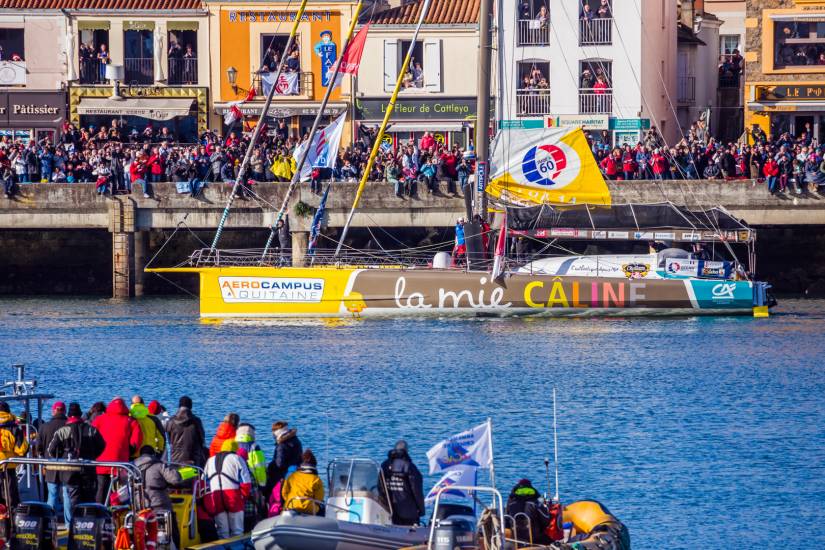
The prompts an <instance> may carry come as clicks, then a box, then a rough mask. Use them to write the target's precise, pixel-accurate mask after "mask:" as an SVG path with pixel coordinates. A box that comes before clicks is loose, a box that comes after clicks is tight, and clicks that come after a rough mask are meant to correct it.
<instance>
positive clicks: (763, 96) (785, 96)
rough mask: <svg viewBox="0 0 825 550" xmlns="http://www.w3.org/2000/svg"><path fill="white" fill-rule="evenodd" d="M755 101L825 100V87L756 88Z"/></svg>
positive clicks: (786, 86)
mask: <svg viewBox="0 0 825 550" xmlns="http://www.w3.org/2000/svg"><path fill="white" fill-rule="evenodd" d="M756 99H757V101H798V100H806V99H807V100H817V99H819V100H821V99H825V86H818V85H812V86H811V85H801V86H796V85H781V86H756Z"/></svg>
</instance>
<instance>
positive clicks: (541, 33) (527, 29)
mask: <svg viewBox="0 0 825 550" xmlns="http://www.w3.org/2000/svg"><path fill="white" fill-rule="evenodd" d="M548 44H550V24H549V23H548V22H544V23H542V22H541V21H539V20H538V19H519V21H518V45H519V46H547V45H548Z"/></svg>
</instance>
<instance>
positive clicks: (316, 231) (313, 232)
mask: <svg viewBox="0 0 825 550" xmlns="http://www.w3.org/2000/svg"><path fill="white" fill-rule="evenodd" d="M330 187H332V185H331V184H327V188H326V190H325V191H324V196H323V197H321V204H319V205H318V210H317V211H316V212H315V217H314V218H312V225H311V226H310V227H309V247H308V248H307V254H309V255H310V256H311V255H313V254H315V248H316V247H317V246H318V235H320V234H321V222H322V221H324V211H325V210H326V209H327V195H329V188H330Z"/></svg>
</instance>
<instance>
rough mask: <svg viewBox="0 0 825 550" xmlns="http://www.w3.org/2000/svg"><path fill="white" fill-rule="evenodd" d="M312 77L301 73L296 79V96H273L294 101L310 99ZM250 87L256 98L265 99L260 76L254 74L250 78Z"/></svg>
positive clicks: (311, 94)
mask: <svg viewBox="0 0 825 550" xmlns="http://www.w3.org/2000/svg"><path fill="white" fill-rule="evenodd" d="M314 82H315V81H314V76H313V74H312V73H311V72H302V73H301V74H300V76H299V77H298V93H297V94H289V95H286V94H283V95H281V94H277V93H276V94H275V95H279V96H281V97H294V98H296V99H312V98H313V97H312V96H313V93H312V92H313V87H314ZM252 85H253V86H254V87H255V95H257V96H258V97H265V96H266V94H265V93H264V87H263V83H262V82H261V74H260V73H255V74H254V75H253V77H252Z"/></svg>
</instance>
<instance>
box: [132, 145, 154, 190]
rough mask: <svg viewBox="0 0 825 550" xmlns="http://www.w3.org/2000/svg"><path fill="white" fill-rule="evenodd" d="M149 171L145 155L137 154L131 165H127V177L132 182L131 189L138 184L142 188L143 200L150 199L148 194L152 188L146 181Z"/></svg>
mask: <svg viewBox="0 0 825 550" xmlns="http://www.w3.org/2000/svg"><path fill="white" fill-rule="evenodd" d="M148 171H149V162H148V159H147V158H146V153H143V152H140V153H138V154H137V158H135V160H133V161H132V164H130V165H129V177H130V178H131V180H132V188H133V189H134V186H135V184H136V183H137V184H140V186H141V187H143V196H144V197H145V198H147V199H148V198H150V196H151V195H150V193H151V191H152V186H151V184H149V182H148V181H147V175H146V173H147V172H148Z"/></svg>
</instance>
